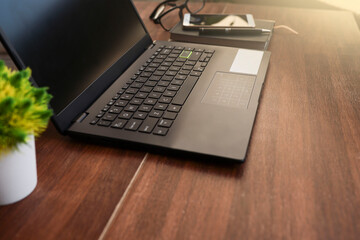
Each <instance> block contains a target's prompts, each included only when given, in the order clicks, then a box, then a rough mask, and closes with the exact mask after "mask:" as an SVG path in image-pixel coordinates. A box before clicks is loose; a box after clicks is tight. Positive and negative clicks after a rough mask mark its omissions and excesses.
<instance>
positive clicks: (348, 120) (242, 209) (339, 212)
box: [105, 4, 360, 239]
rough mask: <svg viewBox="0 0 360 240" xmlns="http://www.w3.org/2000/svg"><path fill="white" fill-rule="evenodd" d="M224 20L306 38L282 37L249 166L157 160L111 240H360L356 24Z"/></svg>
mask: <svg viewBox="0 0 360 240" xmlns="http://www.w3.org/2000/svg"><path fill="white" fill-rule="evenodd" d="M221 11H222V10H221ZM224 11H225V12H228V13H231V12H250V13H253V14H254V16H255V18H260V19H273V20H276V23H277V25H287V26H289V27H291V28H293V29H294V30H296V31H297V32H299V34H298V35H296V34H293V33H291V32H290V31H288V30H286V29H282V28H279V29H276V30H275V32H274V36H273V39H272V40H271V44H270V48H269V50H270V51H271V52H272V56H271V62H270V67H269V71H268V75H267V79H266V83H265V87H264V92H263V97H262V99H261V103H260V108H259V111H258V116H257V119H256V123H255V127H254V130H253V135H252V140H251V145H250V149H249V155H248V159H247V161H246V163H245V164H243V165H235V166H231V165H230V166H226V165H222V164H214V163H211V162H210V163H206V162H204V161H201V162H200V161H198V162H197V161H196V159H185V158H177V159H174V158H172V157H166V156H161V155H151V156H150V157H149V158H148V159H147V161H146V162H145V164H144V166H143V168H142V171H141V173H140V174H139V177H138V178H137V180H136V183H135V184H134V186H133V187H132V188H131V191H130V192H129V195H128V197H127V198H126V200H125V201H124V203H123V206H122V208H121V209H120V210H119V212H118V213H117V216H116V218H114V220H113V222H112V225H111V227H110V228H109V230H108V231H107V234H106V235H105V236H106V237H105V239H116V238H118V237H119V236H123V237H124V239H142V238H144V239H358V236H359V234H360V190H359V184H360V179H359V178H360V176H359V170H360V79H359V77H360V68H359V67H358V66H360V57H359V56H360V34H359V32H358V30H357V26H356V23H355V21H354V19H353V16H352V15H351V14H350V13H347V12H335V11H323V10H303V9H292V8H279V7H259V6H256V7H252V6H250V5H243V6H237V5H230V4H229V5H226V8H225V9H224ZM189 160H190V161H189ZM194 160H195V161H194Z"/></svg>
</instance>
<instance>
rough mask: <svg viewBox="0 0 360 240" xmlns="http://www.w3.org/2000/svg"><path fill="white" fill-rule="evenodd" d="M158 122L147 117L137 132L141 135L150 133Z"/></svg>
mask: <svg viewBox="0 0 360 240" xmlns="http://www.w3.org/2000/svg"><path fill="white" fill-rule="evenodd" d="M157 122H158V119H157V118H152V117H149V118H147V119H146V120H145V121H144V123H143V124H142V125H141V127H140V129H139V132H143V133H151V132H152V130H153V129H154V127H155V126H156V124H157Z"/></svg>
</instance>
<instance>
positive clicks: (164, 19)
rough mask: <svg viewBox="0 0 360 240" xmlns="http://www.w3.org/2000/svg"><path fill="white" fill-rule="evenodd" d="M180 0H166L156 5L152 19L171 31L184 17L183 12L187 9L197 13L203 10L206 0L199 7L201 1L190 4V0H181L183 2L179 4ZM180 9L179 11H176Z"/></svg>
mask: <svg viewBox="0 0 360 240" xmlns="http://www.w3.org/2000/svg"><path fill="white" fill-rule="evenodd" d="M178 1H179V0H165V1H163V2H161V3H159V5H157V6H156V8H155V9H154V11H153V12H152V13H151V15H150V19H152V20H153V21H154V23H156V24H160V26H161V27H162V28H163V29H164V30H165V31H170V29H171V28H172V27H174V26H175V25H176V24H177V23H178V19H179V18H180V20H182V19H183V15H184V14H183V12H184V9H186V10H187V11H188V12H189V13H191V14H196V13H198V12H199V11H201V10H202V9H203V8H204V6H205V2H206V0H202V4H201V6H200V7H199V3H194V4H189V0H183V1H181V2H182V3H181V4H177V2H178ZM176 10H178V12H177V11H176Z"/></svg>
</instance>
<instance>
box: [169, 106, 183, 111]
mask: <svg viewBox="0 0 360 240" xmlns="http://www.w3.org/2000/svg"><path fill="white" fill-rule="evenodd" d="M180 109H181V106H177V105H170V107H169V109H168V111H169V112H175V113H178V112H180Z"/></svg>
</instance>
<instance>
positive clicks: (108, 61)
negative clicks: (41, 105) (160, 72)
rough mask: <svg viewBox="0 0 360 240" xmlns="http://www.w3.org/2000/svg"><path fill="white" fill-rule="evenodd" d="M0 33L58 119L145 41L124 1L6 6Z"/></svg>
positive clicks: (16, 1) (0, 7)
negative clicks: (44, 93)
mask: <svg viewBox="0 0 360 240" xmlns="http://www.w3.org/2000/svg"><path fill="white" fill-rule="evenodd" d="M0 27H1V30H2V32H3V33H4V34H5V36H6V38H7V39H8V40H9V42H10V43H11V44H12V47H13V49H15V51H16V53H17V54H18V56H19V57H20V58H21V60H22V62H23V63H24V64H25V66H29V67H30V68H31V69H32V71H33V73H32V76H33V78H34V79H35V80H36V82H37V84H38V85H39V86H48V87H49V92H50V93H51V94H52V95H53V96H54V98H53V99H52V101H51V106H52V108H53V110H54V112H55V113H56V114H58V113H59V112H61V110H62V109H64V108H65V107H66V106H67V105H68V104H69V103H71V102H72V101H73V100H74V99H75V98H76V97H77V96H78V95H79V94H80V93H82V92H83V91H84V90H85V89H86V88H87V87H88V86H90V85H91V84H92V83H93V82H94V81H95V80H96V79H97V78H99V77H100V76H101V75H102V74H103V73H104V72H105V71H106V70H107V69H109V68H110V67H111V66H112V65H113V64H114V63H115V62H116V61H117V60H118V59H119V58H120V57H121V56H123V55H124V54H125V53H126V52H127V51H128V50H129V49H130V48H131V47H132V46H134V45H135V43H137V42H138V41H139V40H141V39H142V38H143V37H144V36H145V35H146V31H145V29H144V27H143V26H142V24H141V21H139V19H138V15H137V13H136V11H135V10H134V8H133V6H132V3H131V2H130V1H123V0H106V1H99V0H86V1H85V0H79V1H74V0H46V1H44V0H1V1H0Z"/></svg>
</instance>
